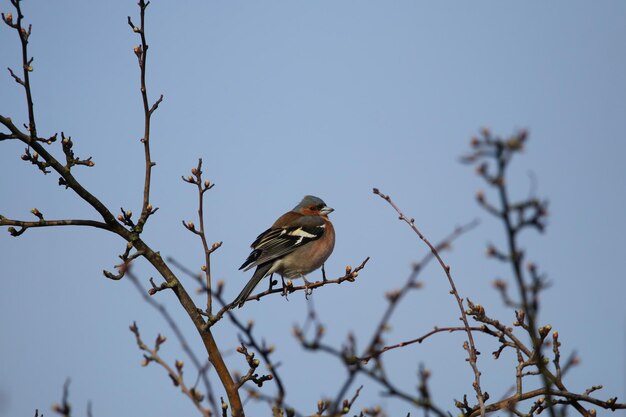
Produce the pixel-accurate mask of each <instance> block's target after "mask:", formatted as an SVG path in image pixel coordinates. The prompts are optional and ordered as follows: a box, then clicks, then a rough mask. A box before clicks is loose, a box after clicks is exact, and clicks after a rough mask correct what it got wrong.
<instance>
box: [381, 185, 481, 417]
mask: <svg viewBox="0 0 626 417" xmlns="http://www.w3.org/2000/svg"><path fill="white" fill-rule="evenodd" d="M374 194H376V195H378V196H380V197H381V198H382V199H383V200H385V201H387V202H388V203H389V204H390V205H391V206H392V207H393V208H394V209H395V210H396V212H397V213H398V215H399V219H400V220H402V221H404V222H406V224H408V225H409V226H410V227H411V229H413V231H414V232H415V233H416V234H417V235H418V236H419V238H420V239H421V240H422V241H423V242H424V243H426V245H427V246H428V247H429V248H430V250H431V252H432V253H433V255H434V256H435V258H437V261H439V264H440V265H441V268H443V271H444V272H445V274H446V276H447V277H448V282H449V283H450V287H451V288H452V290H451V293H452V294H453V295H454V297H455V298H456V302H457V304H458V306H459V310H460V311H461V321H463V325H464V327H465V330H466V333H467V342H468V344H467V345H466V346H464V348H465V349H466V350H467V353H468V356H469V363H470V366H471V367H472V370H473V371H474V384H473V386H474V390H475V391H476V398H477V399H478V404H479V407H480V415H481V416H482V417H484V416H485V398H484V395H483V392H482V389H481V387H480V371H479V370H478V366H477V365H476V361H477V358H478V353H477V350H476V346H475V345H474V338H473V336H472V332H471V330H470V326H469V323H468V321H467V316H466V314H465V308H464V307H463V300H462V299H461V297H460V296H459V293H458V291H457V289H456V285H455V284H454V281H453V280H452V275H451V274H450V266H449V265H446V264H445V263H444V262H443V259H441V256H440V255H439V252H438V251H437V248H435V247H434V246H433V245H432V244H431V243H430V241H428V239H426V238H425V237H424V235H423V234H422V233H421V232H420V231H419V230H418V229H417V226H415V219H408V218H407V217H406V216H405V215H404V213H403V212H402V211H401V210H400V209H399V208H398V206H396V204H395V203H394V202H393V201H392V200H391V198H390V197H389V196H388V195H384V194H382V193H381V192H380V191H379V190H378V189H377V188H374Z"/></svg>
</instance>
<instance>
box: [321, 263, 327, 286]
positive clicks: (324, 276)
mask: <svg viewBox="0 0 626 417" xmlns="http://www.w3.org/2000/svg"><path fill="white" fill-rule="evenodd" d="M322 281H324V282H326V281H328V280H327V279H326V270H325V269H324V264H322Z"/></svg>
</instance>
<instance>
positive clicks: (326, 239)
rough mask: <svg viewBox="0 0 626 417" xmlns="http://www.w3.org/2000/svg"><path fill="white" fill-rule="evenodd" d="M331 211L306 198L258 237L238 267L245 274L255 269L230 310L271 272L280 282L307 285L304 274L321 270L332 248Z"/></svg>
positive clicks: (320, 200)
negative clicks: (301, 281)
mask: <svg viewBox="0 0 626 417" xmlns="http://www.w3.org/2000/svg"><path fill="white" fill-rule="evenodd" d="M333 211H334V209H332V208H330V207H328V206H326V203H324V201H323V200H322V199H321V198H318V197H314V196H312V195H307V196H305V197H304V198H303V199H302V201H300V203H298V205H297V206H295V207H294V208H293V209H292V210H291V211H289V212H287V213H285V214H283V215H282V216H280V217H279V218H278V220H276V221H275V222H274V224H273V225H272V227H270V228H269V229H267V230H266V231H264V232H263V233H261V234H260V235H259V236H258V237H257V238H256V240H255V241H254V242H253V243H252V245H251V248H252V252H251V253H250V255H249V256H248V259H246V261H245V262H244V263H243V265H241V266H240V267H239V269H240V270H241V269H243V270H244V271H247V270H249V269H251V268H253V267H255V266H256V271H254V275H252V278H250V281H248V283H247V284H246V286H245V287H244V288H243V290H242V291H241V293H240V294H239V295H238V296H237V298H235V301H233V302H232V308H234V307H235V305H237V306H238V307H240V308H241V306H242V305H243V304H244V303H245V302H246V300H247V299H248V296H249V295H250V293H251V292H252V290H254V288H255V287H256V286H257V285H258V283H259V282H260V281H261V280H262V279H263V278H265V277H266V276H268V275H271V274H273V273H275V272H276V273H278V274H280V275H281V276H282V277H283V278H303V279H304V282H305V284H308V281H307V280H306V277H305V274H308V273H309V272H313V271H315V270H316V269H318V268H319V267H321V266H322V265H323V264H324V262H325V261H326V259H328V257H329V256H330V254H331V253H332V251H333V248H334V247H335V229H334V228H333V224H332V223H331V222H330V220H328V215H329V214H330V213H332V212H333ZM244 268H245V269H244Z"/></svg>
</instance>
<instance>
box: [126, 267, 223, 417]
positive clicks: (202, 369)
mask: <svg viewBox="0 0 626 417" xmlns="http://www.w3.org/2000/svg"><path fill="white" fill-rule="evenodd" d="M127 277H128V279H129V280H130V282H131V283H132V284H133V286H134V287H135V289H137V292H139V294H140V295H141V297H142V298H143V300H144V301H145V302H146V303H148V305H150V306H151V307H153V308H154V309H155V310H156V311H158V312H159V314H160V315H161V316H162V317H163V319H164V320H165V322H166V323H167V325H168V326H169V327H170V329H171V330H172V332H174V335H175V336H176V338H177V339H178V342H179V343H180V346H181V348H182V349H183V351H184V352H185V353H186V354H187V357H188V358H189V360H190V361H191V363H192V364H193V366H194V368H195V369H196V370H197V372H198V377H199V378H200V380H202V384H203V385H204V388H205V392H206V397H207V400H208V402H209V405H210V406H211V408H212V411H213V414H214V415H216V416H217V415H219V414H220V412H219V409H218V405H217V401H216V399H215V396H214V394H213V388H212V386H211V383H210V381H209V377H208V371H209V368H208V363H207V364H202V363H201V362H200V359H198V357H197V355H196V354H195V353H194V351H193V350H192V349H191V347H190V346H189V343H188V342H187V339H186V338H185V336H184V335H183V333H182V332H181V330H180V328H179V327H178V324H176V321H175V320H174V318H173V317H172V316H171V315H170V313H169V312H168V311H167V308H165V306H164V305H163V304H161V303H159V302H158V301H156V300H155V299H154V297H151V296H150V295H148V293H147V292H146V290H145V288H144V287H143V286H142V285H141V283H140V282H139V278H138V277H137V276H136V275H135V273H134V272H132V271H130V270H129V271H128V273H127Z"/></svg>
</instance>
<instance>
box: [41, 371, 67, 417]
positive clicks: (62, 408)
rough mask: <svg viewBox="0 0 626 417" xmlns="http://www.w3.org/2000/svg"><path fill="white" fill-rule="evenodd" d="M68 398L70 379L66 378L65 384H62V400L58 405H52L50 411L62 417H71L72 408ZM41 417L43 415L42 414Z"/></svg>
mask: <svg viewBox="0 0 626 417" xmlns="http://www.w3.org/2000/svg"><path fill="white" fill-rule="evenodd" d="M69 396H70V379H69V378H67V379H66V380H65V383H64V384H63V398H62V399H61V403H60V404H53V405H52V411H54V412H55V413H57V414H59V415H62V416H63V417H71V415H72V406H71V405H70V403H69V401H68V400H69ZM42 417H43V414H42Z"/></svg>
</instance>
